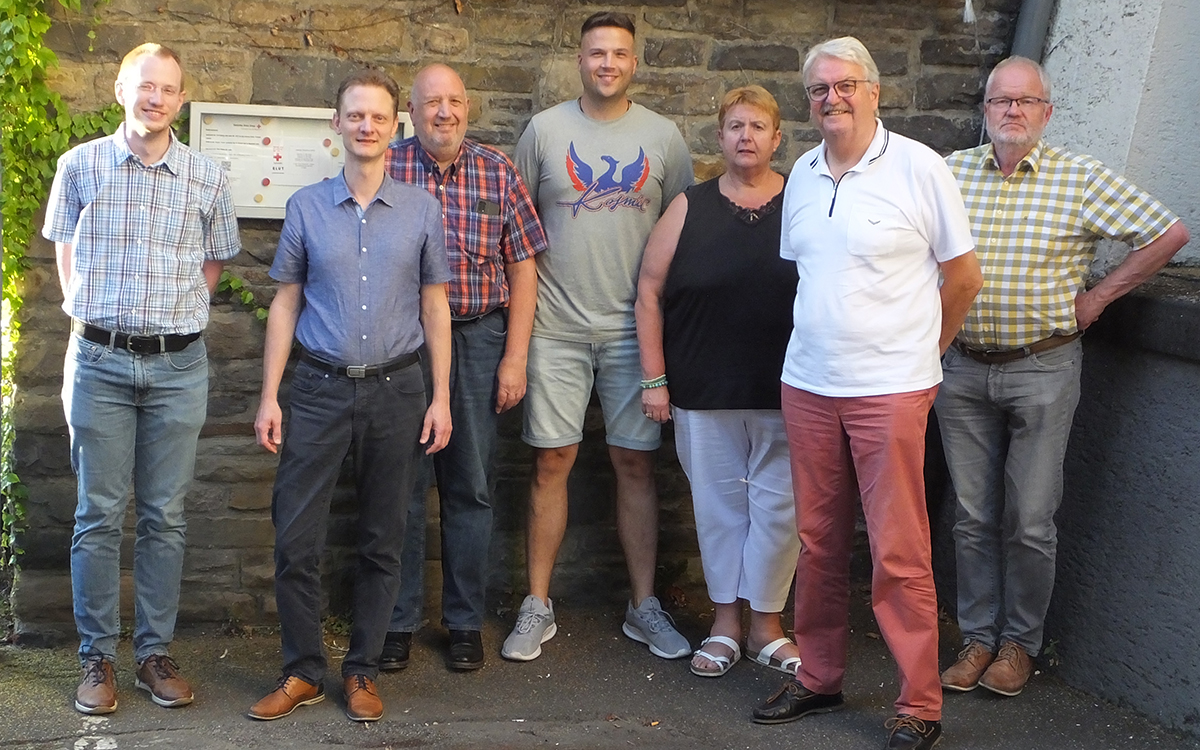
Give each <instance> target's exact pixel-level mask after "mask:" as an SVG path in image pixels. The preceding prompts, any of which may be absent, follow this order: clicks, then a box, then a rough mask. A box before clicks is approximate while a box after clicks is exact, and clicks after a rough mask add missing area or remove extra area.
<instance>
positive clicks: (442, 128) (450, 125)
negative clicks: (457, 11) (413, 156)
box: [408, 63, 471, 169]
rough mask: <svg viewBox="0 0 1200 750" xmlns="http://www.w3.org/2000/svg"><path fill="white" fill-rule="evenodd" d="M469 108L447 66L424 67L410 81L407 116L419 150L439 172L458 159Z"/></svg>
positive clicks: (459, 80) (459, 83)
mask: <svg viewBox="0 0 1200 750" xmlns="http://www.w3.org/2000/svg"><path fill="white" fill-rule="evenodd" d="M470 108H471V100H470V99H469V98H467V89H466V86H465V85H463V80H462V78H460V77H459V75H458V73H456V72H455V71H454V68H451V67H450V66H449V65H443V64H441V63H434V64H432V65H427V66H426V67H424V68H422V69H421V70H420V71H419V72H418V73H417V76H416V78H414V79H413V86H412V95H411V96H409V98H408V114H409V115H410V116H411V117H412V122H413V129H414V130H415V131H416V133H417V140H418V141H420V142H421V147H422V148H424V149H425V150H426V151H427V152H429V155H430V156H432V157H433V158H434V160H435V161H437V163H438V165H439V166H440V167H441V168H442V169H445V168H446V167H448V166H450V164H451V163H452V162H453V161H454V160H455V159H456V158H458V153H459V150H460V149H461V148H462V142H463V138H465V137H466V135H467V112H468V111H469V110H470Z"/></svg>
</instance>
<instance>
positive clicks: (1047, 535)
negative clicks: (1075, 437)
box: [935, 340, 1083, 656]
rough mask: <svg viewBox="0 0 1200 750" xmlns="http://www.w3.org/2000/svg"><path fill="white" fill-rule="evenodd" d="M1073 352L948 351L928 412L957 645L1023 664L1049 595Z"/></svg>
mask: <svg viewBox="0 0 1200 750" xmlns="http://www.w3.org/2000/svg"><path fill="white" fill-rule="evenodd" d="M1082 366H1083V345H1082V342H1081V341H1078V340H1076V341H1073V342H1071V343H1069V344H1066V345H1065V346H1060V347H1058V348H1056V349H1051V350H1049V351H1046V352H1043V353H1041V354H1033V355H1030V356H1028V357H1025V358H1024V359H1020V360H1017V361H1015V362H1007V363H1005V364H996V365H986V364H983V363H981V362H976V361H975V360H973V359H971V358H969V357H967V356H966V355H964V354H963V353H961V352H960V351H959V350H958V348H957V346H952V347H951V348H950V350H949V351H948V352H947V353H946V356H945V359H944V360H943V362H942V371H943V377H944V380H943V382H942V387H941V390H940V391H939V392H938V396H937V401H936V404H935V410H936V412H937V417H938V424H939V426H940V427H941V431H942V445H943V447H944V448H945V451H946V463H947V465H948V466H949V469H950V479H951V481H953V483H954V491H955V493H956V494H957V496H958V511H957V518H956V522H955V524H954V542H955V549H956V555H957V563H958V623H959V627H960V628H961V629H962V633H963V640H964V641H972V640H975V641H979V642H980V643H982V644H983V645H984V646H987V647H989V648H992V649H994V648H996V646H997V645H998V644H999V643H1000V642H1001V641H1012V642H1013V643H1016V644H1017V645H1018V646H1020V647H1021V648H1023V649H1025V651H1026V652H1028V653H1029V654H1031V655H1035V656H1036V655H1037V653H1038V651H1040V650H1041V647H1042V632H1043V626H1044V623H1045V619H1046V610H1047V609H1048V608H1049V606H1050V594H1051V592H1052V591H1053V589H1054V569H1055V554H1056V550H1057V546H1058V530H1057V528H1056V527H1055V525H1054V514H1055V512H1056V511H1057V510H1058V506H1059V504H1060V503H1061V502H1062V485H1063V458H1064V457H1065V455H1066V451H1067V440H1068V438H1069V437H1070V435H1071V421H1072V420H1073V419H1074V416H1075V407H1076V405H1077V404H1078V403H1079V375H1080V371H1081V369H1082Z"/></svg>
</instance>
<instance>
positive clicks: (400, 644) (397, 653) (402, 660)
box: [379, 632, 412, 672]
mask: <svg viewBox="0 0 1200 750" xmlns="http://www.w3.org/2000/svg"><path fill="white" fill-rule="evenodd" d="M410 651H412V633H395V632H389V633H388V634H387V636H386V637H385V638H384V639H383V653H382V654H381V655H380V656H379V669H380V670H382V671H384V672H396V671H399V670H401V669H404V668H405V667H407V666H408V653H409V652H410Z"/></svg>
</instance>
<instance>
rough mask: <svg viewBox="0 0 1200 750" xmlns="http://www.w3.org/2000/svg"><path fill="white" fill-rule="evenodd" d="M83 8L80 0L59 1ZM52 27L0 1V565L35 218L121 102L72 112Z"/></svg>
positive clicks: (13, 517) (7, 525) (9, 522)
mask: <svg viewBox="0 0 1200 750" xmlns="http://www.w3.org/2000/svg"><path fill="white" fill-rule="evenodd" d="M57 2H58V3H59V4H60V5H62V6H63V7H64V8H67V9H68V10H74V11H78V10H79V9H80V0H57ZM49 28H50V16H49V15H48V14H47V13H46V2H45V1H44V0H0V62H2V63H3V65H4V73H3V76H2V77H0V158H2V160H3V190H2V191H0V213H2V214H3V226H4V232H3V245H4V267H3V273H4V296H3V304H4V308H3V350H4V351H3V366H2V368H0V397H2V400H3V409H2V414H0V440H2V442H0V480H2V481H0V492H2V493H3V506H2V512H0V522H2V523H0V570H10V569H12V568H13V567H14V566H15V565H16V563H17V556H18V555H19V554H20V551H21V550H20V548H19V546H18V545H17V540H16V533H17V531H18V530H19V529H20V526H21V523H22V520H23V519H24V514H25V510H24V506H23V502H24V499H25V491H24V488H23V487H22V486H21V484H20V480H19V478H18V477H17V474H16V471H15V470H14V465H13V452H12V449H13V438H14V430H13V424H12V409H13V399H14V396H15V389H14V384H13V374H14V373H13V367H14V361H15V353H16V347H17V343H18V341H19V339H20V324H19V321H18V317H17V313H18V312H19V311H20V309H21V295H22V279H23V276H24V273H25V271H26V269H27V268H28V263H27V260H26V249H27V248H28V247H29V242H30V240H31V239H32V238H33V236H34V233H35V232H36V231H37V227H36V226H35V221H34V217H35V216H36V214H37V211H38V208H39V207H40V206H41V205H42V203H43V202H44V201H45V199H46V193H47V191H48V190H49V186H50V183H51V181H52V180H53V178H54V170H55V166H56V164H57V160H58V157H59V155H60V154H62V153H63V152H64V151H66V150H67V148H68V146H69V145H70V143H71V142H72V141H73V140H78V139H81V138H86V137H89V136H93V135H97V134H100V133H111V132H113V131H114V130H115V129H116V128H117V126H118V125H119V124H120V123H121V119H122V112H121V109H120V107H119V106H118V105H116V104H115V103H114V104H112V105H111V106H109V107H107V108H105V109H103V110H101V111H99V112H88V113H83V114H74V115H72V114H70V112H69V111H68V109H67V107H66V104H65V103H64V102H63V100H62V98H61V97H60V96H59V95H58V94H57V93H55V92H54V91H53V90H51V89H50V87H49V86H48V85H47V83H46V73H47V71H48V70H49V69H51V68H53V67H55V66H56V65H57V64H58V58H57V57H56V56H55V54H54V52H53V51H51V50H50V49H49V48H48V47H46V46H44V45H43V43H42V39H43V36H44V35H45V33H46V31H47V30H48V29H49Z"/></svg>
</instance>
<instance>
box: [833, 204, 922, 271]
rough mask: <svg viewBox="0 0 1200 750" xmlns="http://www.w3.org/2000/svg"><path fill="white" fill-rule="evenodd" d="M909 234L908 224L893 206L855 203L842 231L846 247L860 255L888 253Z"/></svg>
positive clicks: (898, 246) (899, 244) (872, 255)
mask: <svg viewBox="0 0 1200 750" xmlns="http://www.w3.org/2000/svg"><path fill="white" fill-rule="evenodd" d="M910 233H912V225H911V224H910V222H909V221H908V219H907V218H906V217H905V216H904V214H902V213H901V212H900V211H898V210H897V209H896V208H895V207H894V206H885V205H877V204H866V205H861V206H856V207H855V209H854V211H853V213H852V214H851V216H850V222H849V226H848V227H847V230H846V244H847V249H848V250H849V252H850V254H851V255H857V256H860V257H864V258H872V257H877V256H881V255H891V254H892V253H894V252H896V250H897V249H898V248H900V247H901V246H902V245H903V243H904V241H905V239H906V238H907V236H908V235H909V234H910Z"/></svg>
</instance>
